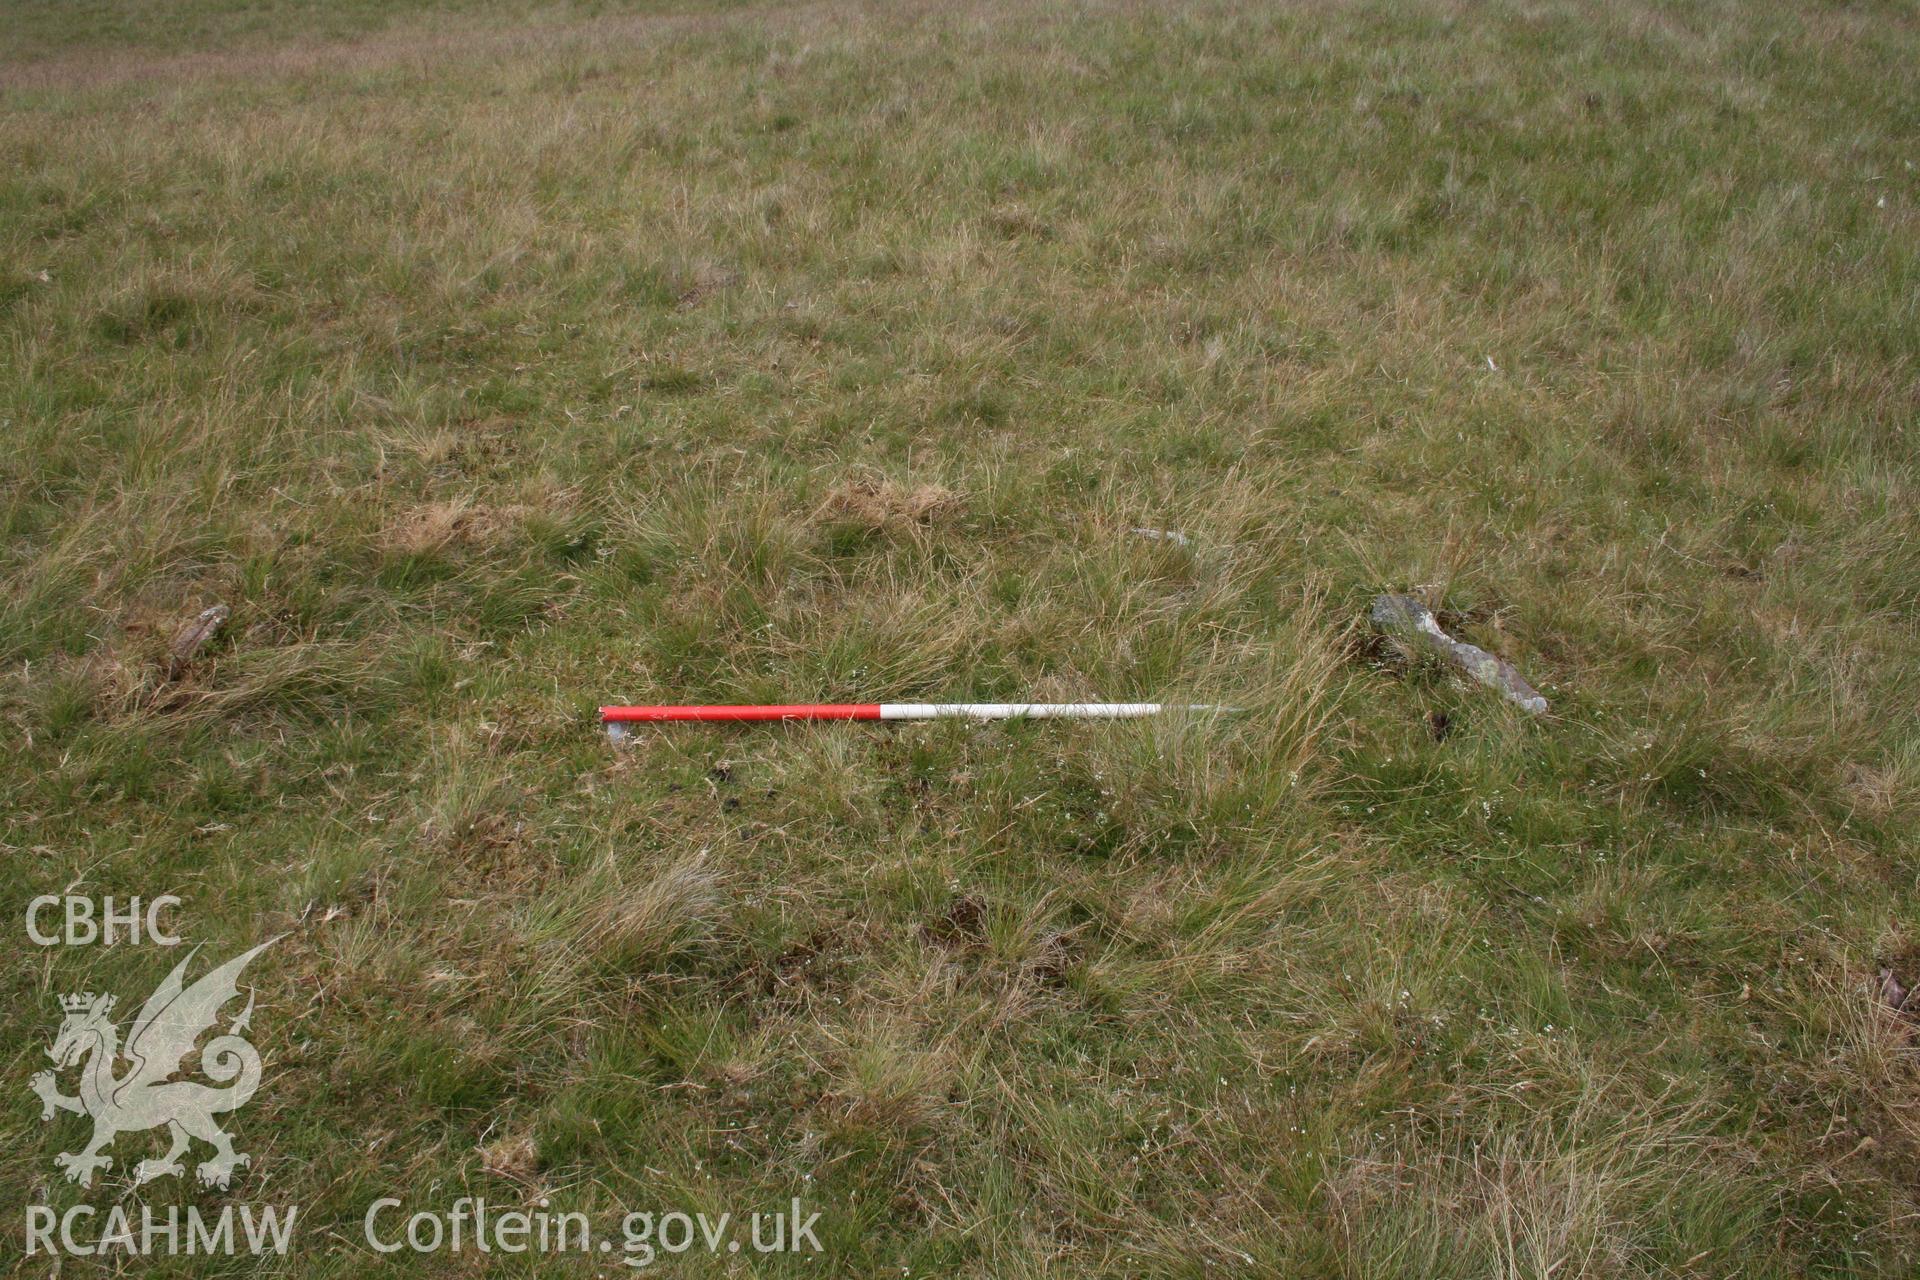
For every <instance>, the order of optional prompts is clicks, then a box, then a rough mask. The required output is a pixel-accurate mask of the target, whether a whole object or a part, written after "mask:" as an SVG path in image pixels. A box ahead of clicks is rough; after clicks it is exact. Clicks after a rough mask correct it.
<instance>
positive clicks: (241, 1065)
mask: <svg viewBox="0 0 1920 1280" xmlns="http://www.w3.org/2000/svg"><path fill="white" fill-rule="evenodd" d="M281 936H282V937H284V936H285V935H284V934H283V935H281ZM279 940H280V939H279V938H270V939H268V940H267V941H265V942H263V943H261V944H260V945H259V946H257V947H255V948H254V949H253V950H251V951H247V952H244V953H242V954H241V955H238V956H235V957H234V958H233V959H231V960H229V961H227V962H226V963H225V964H223V965H221V966H220V967H219V968H217V969H215V970H213V971H212V972H210V973H208V974H206V975H205V976H204V977H202V978H200V979H199V981H197V982H195V983H194V984H193V985H192V986H190V987H184V988H183V984H182V982H181V976H182V975H183V974H184V973H185V972H186V969H187V963H188V961H190V960H192V959H193V957H194V955H195V954H197V953H198V952H199V950H200V948H198V947H195V948H194V949H193V950H192V951H190V952H188V953H187V956H186V959H184V960H182V961H181V962H180V963H179V964H177V965H175V966H174V967H173V972H172V973H169V974H168V975H167V976H166V978H165V979H164V980H163V981H162V982H161V983H160V985H159V986H158V987H156V988H155V989H154V992H153V994H152V995H150V996H148V997H147V1002H146V1004H144V1005H142V1006H141V1008H140V1016H139V1017H138V1018H136V1019H134V1023H133V1030H132V1031H131V1033H129V1035H128V1036H127V1043H126V1048H125V1049H122V1048H121V1046H120V1029H119V1028H118V1027H116V1026H115V1025H114V1022H113V1006H114V997H113V996H110V995H99V996H97V995H94V994H93V993H92V992H87V993H86V994H84V995H68V996H62V997H61V998H60V1007H61V1008H62V1009H63V1010H65V1011H66V1018H65V1019H64V1020H63V1021H62V1022H61V1024H60V1034H59V1035H58V1036H57V1037H56V1038H55V1039H54V1042H53V1047H52V1048H51V1049H49V1050H47V1056H48V1057H50V1058H52V1059H53V1062H54V1066H55V1068H56V1069H57V1070H60V1071H64V1070H66V1069H67V1068H68V1067H71V1066H74V1065H76V1064H83V1065H81V1069H80V1091H79V1095H78V1096H77V1097H71V1098H70V1097H68V1096H66V1095H65V1094H63V1093H61V1092H60V1090H59V1086H58V1085H57V1084H56V1083H55V1080H54V1072H53V1071H42V1072H40V1073H38V1074H37V1075H35V1076H34V1077H33V1081H32V1089H33V1091H34V1093H35V1094H37V1095H39V1098H40V1102H41V1110H40V1119H41V1120H43V1121H46V1120H51V1119H53V1114H54V1112H56V1111H71V1112H74V1113H75V1114H84V1115H86V1116H89V1117H91V1118H92V1120H93V1140H92V1141H90V1142H89V1143H87V1145H86V1146H85V1147H84V1148H83V1149H82V1150H80V1151H66V1152H62V1153H60V1154H59V1155H57V1156H55V1157H54V1158H53V1162H54V1164H55V1165H57V1166H59V1167H60V1168H61V1169H64V1170H66V1174H67V1180H68V1181H69V1182H77V1183H79V1184H80V1185H81V1186H83V1187H85V1186H90V1185H92V1183H93V1175H94V1171H95V1170H98V1169H108V1168H111V1167H112V1166H113V1157H112V1156H110V1155H107V1154H105V1153H106V1149H107V1148H108V1147H110V1146H112V1145H113V1140H114V1138H115V1137H116V1136H118V1135H119V1134H122V1133H134V1132H138V1131H140V1130H143V1129H154V1128H158V1127H159V1126H161V1125H165V1126H166V1127H167V1133H168V1134H169V1135H170V1136H171V1138H172V1146H170V1147H169V1148H168V1149H167V1153H166V1155H164V1156H162V1157H160V1159H158V1160H142V1161H141V1162H140V1163H139V1165H138V1166H137V1167H136V1168H135V1169H134V1171H133V1180H134V1182H135V1183H136V1184H139V1183H146V1182H151V1181H153V1180H154V1179H155V1178H162V1177H166V1176H167V1175H169V1174H172V1175H175V1176H178V1175H181V1174H183V1173H184V1172H185V1169H184V1167H183V1166H182V1165H181V1163H180V1157H181V1156H182V1155H185V1154H186V1153H187V1150H188V1148H189V1147H190V1146H191V1145H192V1142H191V1141H190V1140H191V1139H194V1138H198V1139H199V1140H200V1141H201V1142H204V1143H206V1144H208V1145H209V1146H211V1147H212V1148H213V1156H212V1158H211V1159H209V1160H205V1161H202V1162H201V1164H200V1165H199V1167H198V1168H197V1169H196V1170H195V1172H196V1174H197V1175H198V1177H199V1180H200V1184H201V1185H202V1186H208V1187H220V1188H225V1187H226V1185H227V1184H228V1183H229V1182H230V1181H231V1180H232V1178H233V1171H234V1170H235V1169H237V1168H239V1167H241V1166H242V1165H246V1164H249V1163H251V1162H252V1157H251V1156H247V1155H245V1154H242V1153H241V1152H238V1151H235V1150H234V1149H233V1138H232V1137H231V1136H230V1135H228V1134H227V1133H226V1132H225V1131H223V1130H222V1129H221V1128H220V1126H219V1124H217V1123H216V1122H215V1121H214V1117H215V1116H216V1115H220V1114H222V1113H224V1112H228V1111H237V1110H239V1109H240V1108H241V1107H243V1106H245V1105H246V1104H247V1100H248V1099H250V1098H252V1097H253V1093H254V1090H255V1089H257V1088H259V1087H260V1054H259V1052H258V1051H257V1050H255V1049H254V1047H253V1046H252V1045H251V1044H249V1043H247V1041H246V1040H245V1039H244V1038H243V1037H242V1035H241V1033H242V1032H243V1031H245V1030H246V1029H247V1024H248V1022H249V1021H250V1020H251V1019H252V1017H253V996H252V995H251V994H249V995H248V997H247V1007H246V1008H245V1009H243V1010H242V1011H241V1012H240V1015H239V1016H238V1017H236V1018H235V1019H234V1020H233V1021H232V1022H231V1023H229V1024H228V1026H227V1030H226V1033H225V1034H224V1035H218V1036H215V1037H214V1038H213V1039H212V1040H209V1041H208V1042H207V1045H206V1048H205V1049H203V1050H202V1051H201V1053H200V1071H201V1073H202V1074H204V1075H205V1076H206V1077H207V1078H208V1079H209V1080H212V1081H213V1082H214V1084H222V1085H226V1086H227V1087H226V1088H224V1089H220V1088H214V1087H213V1086H212V1085H206V1084H202V1083H200V1082H199V1081H198V1080H174V1079H171V1078H170V1077H172V1076H173V1075H174V1074H175V1073H177V1072H178V1071H179V1070H180V1063H181V1061H182V1060H183V1059H184V1058H186V1056H187V1055H188V1054H189V1053H191V1052H192V1051H193V1047H194V1044H195V1043H196V1042H197V1041H198V1040H199V1039H200V1036H201V1035H202V1033H204V1032H205V1031H207V1030H208V1029H210V1028H212V1027H213V1026H214V1025H215V1023H216V1022H217V1021H218V1019H219V1015H220V1009H221V1006H223V1005H225V1004H226V1003H227V1002H228V1001H229V1000H232V999H234V998H235V997H237V996H238V995H239V994H240V991H239V987H238V982H239V979H240V973H241V971H242V970H244V969H245V968H246V967H247V965H248V963H249V962H250V961H252V959H253V958H254V957H255V956H257V955H259V954H260V953H261V952H262V951H265V950H266V949H267V948H268V947H270V946H272V945H273V944H274V943H275V942H278V941H279ZM121 1058H124V1059H125V1060H126V1061H127V1063H128V1066H127V1069H126V1070H125V1071H124V1072H122V1073H121V1074H119V1075H115V1074H114V1067H115V1064H116V1062H117V1061H118V1060H119V1059H121ZM229 1082H231V1083H229Z"/></svg>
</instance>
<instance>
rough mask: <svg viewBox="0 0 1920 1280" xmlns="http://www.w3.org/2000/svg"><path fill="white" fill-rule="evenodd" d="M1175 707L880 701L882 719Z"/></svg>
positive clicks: (1117, 715)
mask: <svg viewBox="0 0 1920 1280" xmlns="http://www.w3.org/2000/svg"><path fill="white" fill-rule="evenodd" d="M1176 709H1177V710H1183V711H1212V710H1215V709H1216V708H1213V707H1200V706H1190V707H1179V708H1175V707H1172V706H1169V705H1168V704H1166V703H1163V702H883V703H881V704H880V718H881V719H882V720H1132V719H1137V718H1138V717H1140V716H1153V715H1159V714H1160V713H1161V712H1162V711H1171V710H1176Z"/></svg>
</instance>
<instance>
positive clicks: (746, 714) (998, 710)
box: [600, 702, 1226, 733]
mask: <svg viewBox="0 0 1920 1280" xmlns="http://www.w3.org/2000/svg"><path fill="white" fill-rule="evenodd" d="M1225 709H1226V708H1223V707H1214V706H1202V705H1192V704H1181V703H1169V702H839V703H831V702H829V703H796V704H793V705H790V706H744V707H602V708H600V722H601V723H602V724H604V725H606V726H607V727H608V729H609V730H611V731H614V732H615V733H618V731H619V730H620V727H621V726H623V725H628V724H658V723H661V722H664V721H675V720H695V721H709V722H711V721H727V720H1026V719H1031V720H1129V719H1134V718H1137V717H1139V716H1151V715H1158V714H1159V713H1160V712H1162V711H1221V710H1225Z"/></svg>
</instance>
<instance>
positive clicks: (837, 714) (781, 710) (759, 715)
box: [600, 702, 880, 724]
mask: <svg viewBox="0 0 1920 1280" xmlns="http://www.w3.org/2000/svg"><path fill="white" fill-rule="evenodd" d="M879 718H880V704H879V703H877V702H840V703H833V702H813V703H806V702H802V703H796V704H794V705H791V706H767V707H602V708H600V722H601V723H602V724H634V723H641V724H647V723H658V722H660V721H664V720H878V719H879Z"/></svg>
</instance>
